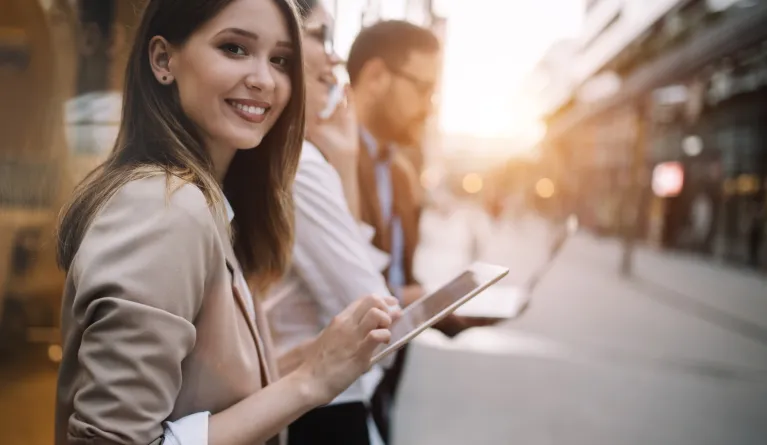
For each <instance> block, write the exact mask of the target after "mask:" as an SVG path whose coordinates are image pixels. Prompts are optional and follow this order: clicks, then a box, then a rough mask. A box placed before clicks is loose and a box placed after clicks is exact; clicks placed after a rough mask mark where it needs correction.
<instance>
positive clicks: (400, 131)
mask: <svg viewBox="0 0 767 445" xmlns="http://www.w3.org/2000/svg"><path fill="white" fill-rule="evenodd" d="M376 110H377V112H376V113H375V119H374V120H373V122H377V123H378V129H379V132H380V134H381V135H382V136H383V137H385V138H386V139H388V140H389V141H391V142H393V143H395V144H397V145H401V146H417V145H420V144H421V142H422V140H421V139H422V138H423V132H424V131H423V130H424V127H425V125H426V118H424V117H418V118H415V119H409V120H408V121H407V122H401V119H402V118H401V117H399V116H396V115H394V114H395V113H393V112H387V111H388V109H387V108H385V105H384V106H380V107H376ZM398 120H400V122H398Z"/></svg>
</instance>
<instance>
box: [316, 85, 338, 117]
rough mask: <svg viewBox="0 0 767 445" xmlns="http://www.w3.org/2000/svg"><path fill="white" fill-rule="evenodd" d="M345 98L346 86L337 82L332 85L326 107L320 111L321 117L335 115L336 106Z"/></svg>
mask: <svg viewBox="0 0 767 445" xmlns="http://www.w3.org/2000/svg"><path fill="white" fill-rule="evenodd" d="M343 99H344V88H343V86H342V85H341V84H338V83H337V84H335V85H333V86H332V87H330V92H329V93H328V103H327V104H326V105H325V108H324V109H323V110H322V111H320V119H328V118H330V116H332V115H333V112H334V111H336V107H338V105H339V104H340V103H341V101H342V100H343Z"/></svg>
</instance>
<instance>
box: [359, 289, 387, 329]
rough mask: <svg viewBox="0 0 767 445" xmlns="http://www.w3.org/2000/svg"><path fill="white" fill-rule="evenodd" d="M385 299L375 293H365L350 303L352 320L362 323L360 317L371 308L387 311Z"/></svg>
mask: <svg viewBox="0 0 767 445" xmlns="http://www.w3.org/2000/svg"><path fill="white" fill-rule="evenodd" d="M386 301H387V300H386V299H385V298H382V297H379V296H376V295H366V296H364V297H362V298H360V299H358V300H357V301H355V302H354V303H352V305H353V306H354V308H353V310H352V322H354V323H356V324H357V325H360V324H361V323H362V319H363V318H364V317H365V315H367V313H368V311H370V310H371V309H373V308H377V309H380V310H382V311H384V312H388V306H387V304H386Z"/></svg>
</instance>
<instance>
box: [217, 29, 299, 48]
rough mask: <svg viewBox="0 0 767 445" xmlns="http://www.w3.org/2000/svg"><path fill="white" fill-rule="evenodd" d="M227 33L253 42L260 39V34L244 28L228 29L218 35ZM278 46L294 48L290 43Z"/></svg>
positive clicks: (280, 42) (283, 42) (282, 41)
mask: <svg viewBox="0 0 767 445" xmlns="http://www.w3.org/2000/svg"><path fill="white" fill-rule="evenodd" d="M226 33H231V34H237V35H239V36H242V37H245V38H247V39H251V40H258V38H259V37H258V34H256V33H254V32H251V31H248V30H246V29H242V28H226V29H223V30H221V32H219V33H218V34H216V35H221V34H226ZM277 46H285V47H288V48H292V47H293V44H292V43H291V42H290V41H285V40H280V41H279V42H277Z"/></svg>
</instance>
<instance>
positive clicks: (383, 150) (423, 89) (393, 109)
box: [347, 20, 484, 442]
mask: <svg viewBox="0 0 767 445" xmlns="http://www.w3.org/2000/svg"><path fill="white" fill-rule="evenodd" d="M441 63H442V61H441V54H440V43H439V40H438V39H437V37H436V36H435V35H434V34H433V33H432V32H431V31H430V30H428V29H425V28H421V27H419V26H416V25H413V24H411V23H408V22H404V21H397V20H391V21H383V22H379V23H376V24H374V25H372V26H370V27H368V28H365V29H363V30H362V31H361V32H360V34H359V35H358V36H357V38H356V39H355V40H354V43H353V44H352V47H351V50H350V52H349V58H348V60H347V69H348V72H349V80H350V81H351V86H352V89H353V94H354V105H355V109H356V112H357V118H358V121H359V124H360V150H359V195H360V215H361V218H362V221H364V222H365V223H367V224H369V225H371V226H372V227H374V229H375V235H374V237H373V244H374V245H375V246H376V247H377V248H379V249H381V250H383V251H384V252H387V253H388V254H389V255H390V256H391V261H390V265H389V268H388V270H387V271H386V278H387V281H388V285H389V288H390V289H391V290H392V292H393V293H394V295H395V296H396V297H397V298H398V299H399V300H400V302H401V303H402V306H407V305H409V304H412V303H414V302H415V301H417V300H418V299H419V298H421V297H422V296H424V289H423V288H422V287H421V285H420V284H419V283H418V281H417V280H416V278H415V275H414V271H413V259H414V255H415V250H416V248H417V246H418V237H419V227H418V226H419V216H420V211H421V188H420V182H419V181H418V175H417V173H416V170H415V168H414V167H413V165H412V164H411V163H410V161H409V160H408V159H407V158H406V157H405V156H404V155H403V154H402V153H401V152H400V151H399V150H398V149H397V147H398V146H417V145H419V144H420V143H421V141H422V138H423V134H424V131H425V128H426V123H427V120H428V119H429V117H430V115H431V113H432V96H433V95H434V92H435V88H436V85H437V80H438V75H439V71H440V64H441ZM482 324H484V321H482ZM470 326H471V324H470V323H469V321H468V320H466V319H462V318H459V317H457V316H454V315H451V316H449V317H447V318H445V319H444V320H443V321H442V322H440V323H438V324H437V325H436V326H435V327H436V328H437V329H439V330H440V331H441V332H443V333H444V334H446V335H448V336H451V337H452V336H455V335H457V334H458V333H459V332H461V331H462V330H464V329H466V328H467V327H470ZM406 350H407V348H403V349H402V350H400V352H399V353H398V354H397V357H396V359H395V362H394V364H393V365H392V367H391V368H390V369H388V370H387V371H386V374H385V376H384V378H383V380H382V381H381V383H380V384H379V386H378V388H377V390H376V394H375V396H374V397H373V415H374V417H375V420H376V424H377V426H378V429H379V431H380V432H381V435H382V437H383V439H384V440H386V441H387V442H388V441H389V429H390V428H389V418H390V411H391V406H392V402H393V398H394V395H395V392H396V388H397V386H398V382H399V380H400V375H401V372H402V369H403V366H404V361H405V357H406Z"/></svg>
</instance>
